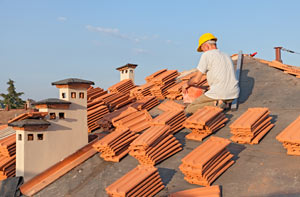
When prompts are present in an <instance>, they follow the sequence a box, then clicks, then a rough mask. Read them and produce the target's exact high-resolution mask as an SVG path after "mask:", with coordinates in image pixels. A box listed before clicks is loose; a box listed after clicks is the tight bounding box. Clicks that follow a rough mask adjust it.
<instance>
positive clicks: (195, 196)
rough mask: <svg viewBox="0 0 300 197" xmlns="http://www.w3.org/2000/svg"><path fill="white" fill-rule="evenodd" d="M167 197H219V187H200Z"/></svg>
mask: <svg viewBox="0 0 300 197" xmlns="http://www.w3.org/2000/svg"><path fill="white" fill-rule="evenodd" d="M169 197H221V190H220V186H218V185H213V186H210V187H200V188H195V189H189V190H184V191H179V192H175V193H172V194H170V195H169Z"/></svg>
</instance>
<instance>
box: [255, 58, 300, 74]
mask: <svg viewBox="0 0 300 197" xmlns="http://www.w3.org/2000/svg"><path fill="white" fill-rule="evenodd" d="M256 59H257V60H258V61H260V62H261V63H264V64H268V65H269V66H270V67H273V68H277V69H280V70H282V71H283V72H284V73H286V74H290V75H294V76H296V77H297V78H300V68H299V67H297V66H291V65H287V64H283V63H281V62H279V61H276V60H273V61H267V60H262V59H258V58H256Z"/></svg>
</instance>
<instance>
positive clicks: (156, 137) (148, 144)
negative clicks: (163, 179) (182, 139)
mask: <svg viewBox="0 0 300 197" xmlns="http://www.w3.org/2000/svg"><path fill="white" fill-rule="evenodd" d="M129 150H130V152H129V154H130V155H131V156H133V157H135V158H136V159H137V160H138V161H139V163H140V164H142V165H156V164H157V163H159V162H161V161H163V160H165V159H167V158H168V157H170V156H172V155H174V154H175V153H177V152H179V151H181V150H182V147H181V144H180V143H179V141H178V140H176V138H175V137H174V136H173V135H172V134H170V129H169V126H166V125H164V126H152V127H150V128H149V129H148V130H146V131H145V132H144V133H143V134H141V135H140V136H139V137H138V138H137V139H136V140H134V141H133V142H132V143H131V144H130V146H129Z"/></svg>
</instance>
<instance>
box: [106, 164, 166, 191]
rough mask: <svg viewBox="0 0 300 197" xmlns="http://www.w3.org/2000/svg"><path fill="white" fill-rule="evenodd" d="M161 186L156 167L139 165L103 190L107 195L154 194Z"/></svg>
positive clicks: (162, 186)
mask: <svg viewBox="0 0 300 197" xmlns="http://www.w3.org/2000/svg"><path fill="white" fill-rule="evenodd" d="M163 188H164V185H163V182H162V180H161V178H160V175H159V173H158V170H157V168H155V167H153V166H141V165H139V166H137V167H136V168H134V169H133V170H131V171H130V172H128V173H127V174H125V175H124V176H123V177H121V178H120V179H119V180H117V181H115V182H114V183H113V184H111V185H110V186H108V187H107V188H106V189H105V190H106V192H107V194H108V196H120V197H121V196H122V197H125V196H155V194H157V193H158V192H159V191H160V190H162V189H163Z"/></svg>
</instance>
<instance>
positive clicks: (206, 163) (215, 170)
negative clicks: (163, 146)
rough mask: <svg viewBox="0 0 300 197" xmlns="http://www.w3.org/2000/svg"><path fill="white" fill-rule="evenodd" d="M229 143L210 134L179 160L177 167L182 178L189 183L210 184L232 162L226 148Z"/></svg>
mask: <svg viewBox="0 0 300 197" xmlns="http://www.w3.org/2000/svg"><path fill="white" fill-rule="evenodd" d="M229 144H230V140H228V139H224V138H220V137H214V136H212V137H210V138H209V139H208V140H206V141H205V142H204V143H202V144H201V145H200V146H198V147H197V148H196V149H194V150H193V151H192V152H191V153H189V154H188V155H187V156H185V157H184V158H183V159H182V160H181V161H182V164H181V165H180V166H179V169H180V170H181V172H182V173H183V174H184V175H185V177H184V179H185V180H186V181H187V182H189V183H191V184H197V185H203V186H209V185H211V184H212V182H214V181H215V180H216V179H217V178H218V177H219V176H220V175H221V174H222V173H223V172H224V171H225V170H227V169H228V168H229V167H230V166H231V165H232V164H233V163H234V161H233V160H231V159H232V157H233V155H232V154H230V152H229V151H228V150H227V149H226V147H227V146H228V145H229Z"/></svg>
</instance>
